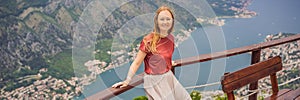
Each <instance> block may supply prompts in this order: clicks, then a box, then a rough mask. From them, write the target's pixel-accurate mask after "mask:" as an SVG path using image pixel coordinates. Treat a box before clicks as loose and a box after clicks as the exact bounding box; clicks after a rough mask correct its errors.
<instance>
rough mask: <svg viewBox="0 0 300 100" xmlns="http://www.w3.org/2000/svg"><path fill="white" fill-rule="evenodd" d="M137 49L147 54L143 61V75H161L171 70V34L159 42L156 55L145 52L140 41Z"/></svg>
mask: <svg viewBox="0 0 300 100" xmlns="http://www.w3.org/2000/svg"><path fill="white" fill-rule="evenodd" d="M139 49H140V50H141V51H143V52H145V53H147V55H146V57H145V59H144V64H145V73H147V74H163V73H166V72H168V71H169V70H170V69H171V68H172V54H173V52H174V36H173V35H172V34H169V35H168V36H167V37H165V38H161V39H160V40H159V42H158V44H157V47H156V50H157V52H158V53H156V54H153V53H152V52H149V51H148V50H146V47H145V44H144V42H143V41H141V43H140V48H139Z"/></svg>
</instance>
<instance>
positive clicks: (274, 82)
mask: <svg viewBox="0 0 300 100" xmlns="http://www.w3.org/2000/svg"><path fill="white" fill-rule="evenodd" d="M270 78H271V83H272V92H273V95H277V93H278V83H277V78H276V73H273V74H272V75H271V77H270Z"/></svg>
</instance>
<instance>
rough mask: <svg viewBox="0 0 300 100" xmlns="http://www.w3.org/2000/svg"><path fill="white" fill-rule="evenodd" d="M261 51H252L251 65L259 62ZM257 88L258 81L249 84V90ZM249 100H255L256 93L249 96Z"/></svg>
mask: <svg viewBox="0 0 300 100" xmlns="http://www.w3.org/2000/svg"><path fill="white" fill-rule="evenodd" d="M260 52H261V49H259V50H255V51H252V57H251V64H255V63H258V62H259V61H260ZM257 88H258V81H256V82H253V83H250V86H249V90H256V89H257ZM249 100H257V93H255V94H253V95H251V96H249Z"/></svg>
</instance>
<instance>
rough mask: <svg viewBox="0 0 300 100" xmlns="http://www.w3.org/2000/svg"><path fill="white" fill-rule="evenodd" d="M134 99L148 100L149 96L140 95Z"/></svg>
mask: <svg viewBox="0 0 300 100" xmlns="http://www.w3.org/2000/svg"><path fill="white" fill-rule="evenodd" d="M133 100H148V98H147V97H146V96H138V97H135V98H133Z"/></svg>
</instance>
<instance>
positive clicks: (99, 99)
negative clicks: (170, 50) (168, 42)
mask: <svg viewBox="0 0 300 100" xmlns="http://www.w3.org/2000/svg"><path fill="white" fill-rule="evenodd" d="M296 40H300V34H296V35H292V36H289V37H286V38H282V39H278V40H273V41H268V42H263V43H259V44H253V45H249V46H245V47H240V48H234V49H230V50H225V51H221V52H215V53H211V54H203V55H199V56H194V57H189V58H183V59H178V60H175V63H177V65H176V66H174V68H176V67H181V66H184V65H189V64H194V63H199V62H205V61H210V60H213V59H218V58H224V57H229V56H234V55H239V54H243V53H247V52H251V53H252V57H251V64H254V63H257V62H259V61H260V53H261V50H262V49H264V48H268V47H272V46H277V45H280V44H284V43H288V42H293V41H296ZM173 71H174V70H173ZM143 76H144V75H143V74H139V75H137V76H135V77H134V78H133V80H132V81H131V82H130V83H129V86H127V87H125V88H111V87H109V88H107V89H105V90H103V91H101V92H98V93H96V94H94V95H92V96H90V97H88V98H86V99H87V100H107V99H109V98H112V97H114V96H116V95H119V94H121V93H123V92H125V91H127V90H129V89H132V88H133V87H135V86H137V85H140V84H141V83H143ZM257 88H258V82H257V81H256V82H253V83H251V84H250V87H249V89H250V90H256V89H257ZM256 97H257V94H254V95H252V96H250V97H249V100H256Z"/></svg>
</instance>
